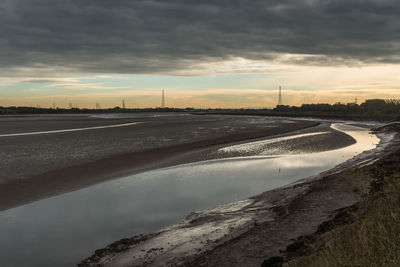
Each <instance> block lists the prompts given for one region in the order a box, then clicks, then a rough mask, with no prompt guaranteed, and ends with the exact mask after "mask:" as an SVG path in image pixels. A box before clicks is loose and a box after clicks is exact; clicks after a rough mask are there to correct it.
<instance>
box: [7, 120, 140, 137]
mask: <svg viewBox="0 0 400 267" xmlns="http://www.w3.org/2000/svg"><path fill="white" fill-rule="evenodd" d="M139 123H141V122H130V123H123V124H114V125H105V126H94V127H86V128H74V129H63V130H54V131H41V132H30V133H12V134H0V137H11V136H24V135H39V134H54V133H67V132H79V131H87V130H96V129H106V128H117V127H125V126H131V125H135V124H139Z"/></svg>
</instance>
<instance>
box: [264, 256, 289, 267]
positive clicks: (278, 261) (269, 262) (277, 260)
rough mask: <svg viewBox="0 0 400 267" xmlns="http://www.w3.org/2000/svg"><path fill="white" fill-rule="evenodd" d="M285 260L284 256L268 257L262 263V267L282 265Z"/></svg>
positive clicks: (278, 266)
mask: <svg viewBox="0 0 400 267" xmlns="http://www.w3.org/2000/svg"><path fill="white" fill-rule="evenodd" d="M283 262H284V260H283V258H282V257H277V256H274V257H271V258H269V259H266V260H265V261H264V262H263V263H262V264H261V267H281V266H282V264H283Z"/></svg>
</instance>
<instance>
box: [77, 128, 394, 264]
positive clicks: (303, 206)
mask: <svg viewBox="0 0 400 267" xmlns="http://www.w3.org/2000/svg"><path fill="white" fill-rule="evenodd" d="M380 137H381V138H382V140H383V141H382V142H381V143H380V145H379V146H378V147H377V148H376V149H374V150H371V151H366V152H364V153H362V154H360V155H358V156H357V157H355V158H353V159H351V160H349V161H347V162H345V163H343V164H341V165H339V166H337V167H335V168H334V169H331V170H329V171H327V172H324V173H321V174H319V175H317V176H314V177H309V178H306V179H303V180H301V181H298V182H296V183H294V184H291V185H288V186H284V187H281V188H278V189H275V190H271V191H268V192H265V193H262V194H260V195H257V196H254V197H252V198H249V199H247V200H245V201H242V202H237V203H231V204H227V205H224V206H221V207H217V208H215V209H212V210H209V211H207V212H206V213H192V214H190V215H189V216H187V218H186V220H185V221H184V222H182V223H181V224H180V225H179V224H178V225H175V226H172V227H171V228H169V229H165V230H163V231H160V232H158V233H155V234H150V235H144V236H136V237H133V238H126V239H123V240H120V241H117V242H115V243H113V244H111V245H109V246H108V247H107V248H105V249H101V250H98V251H96V253H95V254H94V255H93V256H92V257H90V258H88V259H86V260H85V261H83V262H82V263H81V264H80V266H107V264H110V263H111V262H112V265H113V266H114V265H115V266H125V264H126V265H129V266H143V265H147V264H150V262H151V265H152V266H162V265H164V266H165V265H166V266H175V265H182V266H260V265H261V264H262V263H263V261H264V260H265V259H267V258H270V257H273V256H279V255H281V251H284V250H285V249H286V247H287V246H288V245H289V244H291V243H292V242H293V240H296V239H297V238H298V237H299V236H302V235H308V234H311V233H313V232H315V231H316V229H317V228H318V225H320V224H321V223H322V222H324V221H327V220H329V219H330V218H332V217H333V216H334V215H335V212H336V211H337V210H339V209H341V208H344V207H347V206H351V205H353V204H354V203H356V202H357V201H359V199H360V197H361V195H362V193H363V192H365V190H367V187H366V185H367V183H366V182H367V181H363V180H360V179H358V178H357V179H355V177H353V176H352V172H353V171H354V170H355V169H362V168H365V166H369V165H370V164H373V163H374V162H375V161H376V160H378V159H379V158H381V157H383V156H384V155H386V154H388V153H390V152H391V148H392V147H394V145H395V144H396V145H398V144H397V143H394V140H395V138H391V137H392V136H390V134H383V133H382V134H380ZM227 210H229V212H227ZM221 221H225V222H226V221H228V222H229V223H230V224H231V225H232V227H230V228H229V231H228V232H226V233H223V234H222V238H217V239H212V238H209V237H208V236H207V235H206V236H205V237H204V238H202V236H197V237H196V242H197V247H196V246H195V247H194V249H197V253H195V254H193V253H192V254H185V252H182V253H172V254H171V253H170V255H166V256H164V257H161V260H158V261H157V260H156V261H154V259H153V260H151V261H150V259H151V257H152V256H153V255H154V254H160V255H162V254H163V253H164V251H163V250H164V248H162V246H159V243H158V244H157V242H158V241H160V240H165V239H168V238H172V237H171V236H170V237H169V236H168V233H169V232H172V233H174V234H175V235H176V234H178V235H179V233H184V231H185V228H188V227H189V228H190V227H197V226H198V225H199V224H200V225H201V224H209V226H210V227H212V226H218V223H220V222H221ZM174 227H175V229H174ZM217 228H218V227H216V231H217ZM171 230H172V231H171ZM219 236H221V233H219ZM157 239H158V241H157ZM203 239H204V240H203ZM149 240H150V241H151V240H154V242H152V244H150V245H148V246H146V247H145V248H146V249H145V250H146V251H144V252H142V253H141V254H140V253H139V254H140V255H139V254H135V253H133V254H132V250H133V251H135V248H139V247H140V246H144V245H143V244H146V243H149ZM196 242H194V241H193V240H188V243H196ZM150 243H151V242H150ZM152 245H153V246H152ZM129 250H130V251H131V254H132V255H133V257H135V256H136V257H137V256H140V260H138V261H134V260H131V261H129V262H125V263H124V262H123V261H119V262H115V261H113V258H114V256H115V255H123V254H124V253H128V251H129ZM142 251H143V248H142ZM146 259H148V260H149V261H146ZM136 263H137V265H135V264H136Z"/></svg>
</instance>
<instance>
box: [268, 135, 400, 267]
mask: <svg viewBox="0 0 400 267" xmlns="http://www.w3.org/2000/svg"><path fill="white" fill-rule="evenodd" d="M397 137H399V136H397ZM361 171H362V172H361ZM353 176H362V177H363V178H364V179H368V180H369V179H372V183H371V185H370V189H371V190H370V192H369V193H368V194H365V195H364V196H363V198H362V199H361V201H360V202H358V203H356V204H355V205H352V206H350V207H347V208H345V209H341V210H340V211H338V213H337V215H336V216H335V217H334V218H333V219H332V220H330V221H327V222H325V223H323V224H321V225H320V226H319V227H318V231H317V232H316V233H314V234H312V235H309V236H303V237H299V238H298V239H297V240H296V241H295V242H294V243H292V244H291V245H289V246H288V247H287V249H286V251H285V253H284V257H274V258H270V259H268V260H266V261H265V262H264V263H263V266H281V265H282V263H283V266H400V239H399V236H400V146H399V145H398V144H397V146H395V147H393V148H392V153H390V154H389V155H387V156H385V157H384V158H383V159H382V160H380V161H378V162H376V163H375V164H373V165H371V166H369V167H367V168H365V169H364V170H360V169H357V170H355V172H354V174H353Z"/></svg>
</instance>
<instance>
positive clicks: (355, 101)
mask: <svg viewBox="0 0 400 267" xmlns="http://www.w3.org/2000/svg"><path fill="white" fill-rule="evenodd" d="M357 101H358V99H357V97H356V98H355V99H354V104H356V105H357Z"/></svg>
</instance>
